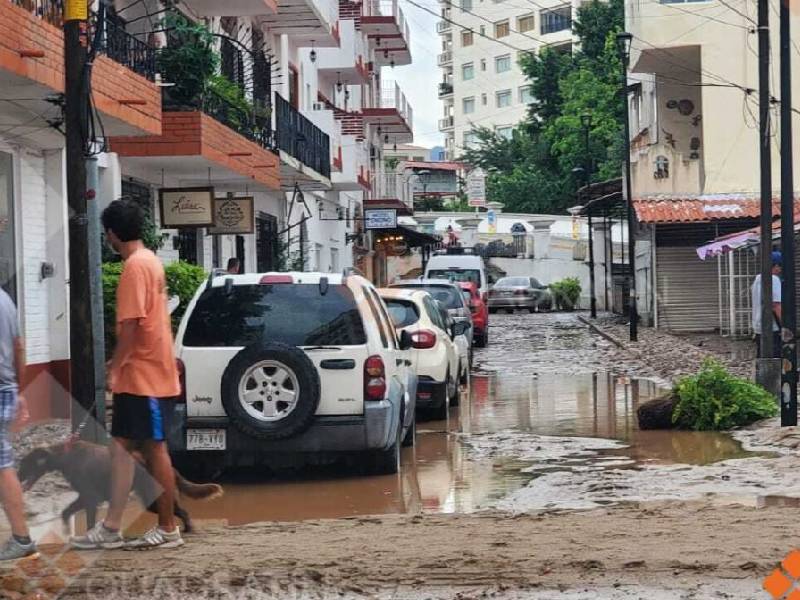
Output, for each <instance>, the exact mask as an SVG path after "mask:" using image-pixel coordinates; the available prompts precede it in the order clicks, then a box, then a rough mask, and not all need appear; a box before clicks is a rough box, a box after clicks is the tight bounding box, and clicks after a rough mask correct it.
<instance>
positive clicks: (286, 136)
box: [275, 94, 331, 178]
mask: <svg viewBox="0 0 800 600" xmlns="http://www.w3.org/2000/svg"><path fill="white" fill-rule="evenodd" d="M275 124H276V125H275V143H276V146H277V148H279V149H280V150H283V151H284V152H286V153H287V154H289V155H290V156H293V157H294V158H296V159H297V160H299V161H300V162H301V163H303V164H304V165H306V166H308V167H310V168H311V169H314V170H315V171H316V172H317V173H319V174H320V175H323V176H324V177H328V178H330V176H331V146H330V144H331V143H330V138H329V137H328V134H327V133H325V132H323V131H322V130H321V129H320V128H319V127H317V126H316V125H314V124H313V123H312V122H311V121H309V120H308V119H307V118H306V117H304V116H303V115H301V114H300V113H299V112H298V111H297V109H296V108H294V107H293V106H292V105H291V104H289V102H287V101H286V100H285V99H284V98H283V97H281V96H280V95H279V94H275Z"/></svg>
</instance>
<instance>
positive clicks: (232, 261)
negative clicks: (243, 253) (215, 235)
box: [228, 256, 239, 271]
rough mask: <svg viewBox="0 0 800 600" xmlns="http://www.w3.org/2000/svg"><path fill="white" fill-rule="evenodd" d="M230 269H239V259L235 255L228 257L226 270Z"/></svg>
mask: <svg viewBox="0 0 800 600" xmlns="http://www.w3.org/2000/svg"><path fill="white" fill-rule="evenodd" d="M231 269H236V270H237V271H238V270H239V259H238V258H236V257H235V256H232V257H231V258H229V259H228V271H230V270H231Z"/></svg>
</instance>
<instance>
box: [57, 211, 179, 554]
mask: <svg viewBox="0 0 800 600" xmlns="http://www.w3.org/2000/svg"><path fill="white" fill-rule="evenodd" d="M102 222H103V228H104V229H105V232H106V237H107V239H108V241H109V243H110V244H111V245H112V246H113V248H114V250H115V251H116V252H118V253H119V254H120V255H121V256H122V258H123V260H124V261H125V266H124V268H123V270H122V275H121V276H120V280H119V286H118V288H117V323H116V325H117V345H116V348H115V349H114V355H113V357H112V358H111V361H110V362H109V365H108V382H107V385H108V388H109V389H110V390H111V391H112V392H113V395H114V413H113V419H112V422H111V436H112V438H113V441H112V443H111V458H112V471H111V502H110V505H109V509H108V514H107V516H106V518H105V520H104V521H103V522H101V523H98V524H97V525H96V526H95V527H94V528H93V529H91V530H90V531H89V532H88V533H87V534H86V535H85V536H81V537H76V538H73V539H72V546H73V547H75V548H78V549H82V550H90V549H97V548H120V547H122V546H125V547H134V548H155V547H161V548H175V547H178V546H181V545H183V538H181V534H180V530H179V529H178V527H177V525H176V523H175V518H174V516H173V504H174V499H175V477H174V474H173V471H172V462H171V460H170V457H169V451H168V449H167V443H166V439H167V434H168V431H169V427H170V424H171V417H172V412H173V406H174V400H173V399H174V398H175V397H176V396H178V395H179V394H180V384H179V381H178V370H177V366H176V362H175V354H174V350H173V340H172V328H171V326H170V317H169V310H168V308H167V281H166V277H165V275H164V267H163V265H162V264H161V261H160V260H159V259H158V257H157V256H156V255H155V254H153V252H152V251H150V250H149V249H147V248H146V247H145V245H144V244H143V243H142V239H141V238H142V228H143V225H144V214H143V212H142V209H141V208H140V207H139V205H138V204H136V203H135V202H132V201H129V200H116V201H114V202H112V203H111V204H110V205H109V206H108V207H107V208H106V209H105V210H104V211H103V214H102ZM134 450H139V451H141V452H142V453H143V455H144V457H145V459H146V461H147V468H148V471H149V472H150V474H151V475H152V476H153V478H154V479H155V480H156V481H157V482H158V484H159V485H160V486H161V488H162V489H163V492H162V494H161V496H159V498H158V499H157V500H156V506H157V507H158V525H157V526H156V527H154V528H153V529H151V530H150V531H148V532H147V533H146V534H145V535H144V536H143V537H141V538H140V539H138V540H134V541H131V542H125V541H124V540H123V538H122V535H121V534H120V527H121V525H122V513H123V511H124V510H125V505H126V503H127V501H128V496H129V494H130V490H131V484H132V483H133V474H134V461H133V458H132V456H131V452H133V451H134Z"/></svg>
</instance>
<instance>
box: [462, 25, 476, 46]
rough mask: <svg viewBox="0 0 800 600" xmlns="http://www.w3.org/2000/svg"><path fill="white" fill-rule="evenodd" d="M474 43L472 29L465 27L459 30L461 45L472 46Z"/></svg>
mask: <svg viewBox="0 0 800 600" xmlns="http://www.w3.org/2000/svg"><path fill="white" fill-rule="evenodd" d="M474 43H475V36H474V35H473V34H472V31H471V30H469V29H466V30H464V31H462V32H461V47H462V48H466V47H467V46H472V44H474Z"/></svg>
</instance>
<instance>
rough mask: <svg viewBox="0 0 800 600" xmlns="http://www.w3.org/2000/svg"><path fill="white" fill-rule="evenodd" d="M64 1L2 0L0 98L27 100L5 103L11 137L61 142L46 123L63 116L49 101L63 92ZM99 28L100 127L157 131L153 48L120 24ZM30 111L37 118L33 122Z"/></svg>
mask: <svg viewBox="0 0 800 600" xmlns="http://www.w3.org/2000/svg"><path fill="white" fill-rule="evenodd" d="M62 6H63V5H62V2H61V1H60V0H13V1H11V2H10V1H8V0H3V1H2V2H0V23H3V24H5V26H6V29H5V31H4V33H3V35H2V36H0V99H6V100H13V99H15V98H20V94H22V96H24V97H25V98H28V99H27V100H26V101H25V102H24V103H22V104H17V103H11V102H3V103H2V107H0V109H1V110H2V113H3V114H2V120H3V122H4V123H6V124H8V125H9V126H13V127H14V137H16V138H19V139H24V140H28V141H30V142H33V143H36V144H39V145H42V146H44V147H59V146H61V145H63V143H64V138H63V135H62V134H61V133H59V132H58V131H57V130H56V129H54V128H52V127H48V122H49V121H60V120H61V109H60V108H59V107H58V106H56V105H53V104H52V103H51V102H48V101H47V98H48V97H51V96H53V95H54V94H61V93H63V92H64V33H63V30H62V28H61V14H62ZM95 23H97V19H96V18H95ZM102 23H103V24H105V23H106V20H105V19H103V20H102ZM100 33H101V36H100V38H101V39H100V47H99V48H98V56H97V57H96V59H95V61H94V68H93V70H92V90H93V100H94V103H95V107H96V108H97V110H98V111H99V113H100V115H101V117H102V120H103V125H104V127H105V130H106V133H107V134H110V135H120V134H122V135H141V134H145V135H146V134H151V133H155V132H158V131H160V130H161V100H160V97H161V91H160V89H159V88H158V86H156V84H155V83H154V82H153V78H154V75H155V69H154V62H155V54H154V50H153V48H151V47H150V46H148V45H146V44H145V43H144V42H141V41H140V40H136V39H135V38H133V37H132V36H130V35H129V34H128V33H127V32H125V31H124V30H120V29H112V28H109V27H106V28H105V31H104V32H100ZM23 92H24V93H23ZM32 115H40V118H37V119H33V120H32V119H31V116H32Z"/></svg>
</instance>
